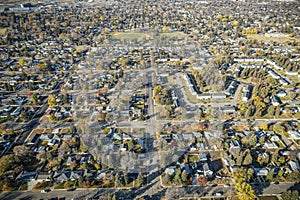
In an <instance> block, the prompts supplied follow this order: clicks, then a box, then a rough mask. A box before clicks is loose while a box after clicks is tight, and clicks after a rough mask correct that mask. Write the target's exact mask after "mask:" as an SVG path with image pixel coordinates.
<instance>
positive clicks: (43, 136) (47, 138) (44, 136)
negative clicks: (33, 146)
mask: <svg viewBox="0 0 300 200" xmlns="http://www.w3.org/2000/svg"><path fill="white" fill-rule="evenodd" d="M53 136H54V134H41V136H40V140H42V141H50V140H51V139H52V138H53Z"/></svg>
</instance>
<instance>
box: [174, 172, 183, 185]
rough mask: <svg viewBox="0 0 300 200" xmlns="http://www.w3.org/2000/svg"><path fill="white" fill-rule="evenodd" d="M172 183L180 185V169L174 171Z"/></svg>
mask: <svg viewBox="0 0 300 200" xmlns="http://www.w3.org/2000/svg"><path fill="white" fill-rule="evenodd" d="M173 183H174V184H181V183H182V180H181V170H180V169H176V170H175V175H174V178H173Z"/></svg>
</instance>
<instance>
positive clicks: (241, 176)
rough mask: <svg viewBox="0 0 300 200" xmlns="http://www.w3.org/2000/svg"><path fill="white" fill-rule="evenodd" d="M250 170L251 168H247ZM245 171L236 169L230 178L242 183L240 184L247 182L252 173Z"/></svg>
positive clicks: (244, 169)
mask: <svg viewBox="0 0 300 200" xmlns="http://www.w3.org/2000/svg"><path fill="white" fill-rule="evenodd" d="M249 169H251V168H249ZM249 169H248V170H247V169H246V168H243V167H241V168H237V169H235V170H234V171H233V173H232V177H233V178H234V180H235V181H236V182H239V183H242V182H249V181H250V179H251V177H252V175H253V173H251V171H250V170H249Z"/></svg>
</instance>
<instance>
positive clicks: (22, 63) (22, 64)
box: [19, 58, 24, 67]
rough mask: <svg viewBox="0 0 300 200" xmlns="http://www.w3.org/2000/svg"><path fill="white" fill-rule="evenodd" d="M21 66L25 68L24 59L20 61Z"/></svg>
mask: <svg viewBox="0 0 300 200" xmlns="http://www.w3.org/2000/svg"><path fill="white" fill-rule="evenodd" d="M19 65H20V66H21V67H24V58H20V60H19Z"/></svg>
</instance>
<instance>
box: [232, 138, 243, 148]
mask: <svg viewBox="0 0 300 200" xmlns="http://www.w3.org/2000/svg"><path fill="white" fill-rule="evenodd" d="M240 146H241V145H240V143H239V141H237V140H232V141H231V142H230V148H240Z"/></svg>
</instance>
